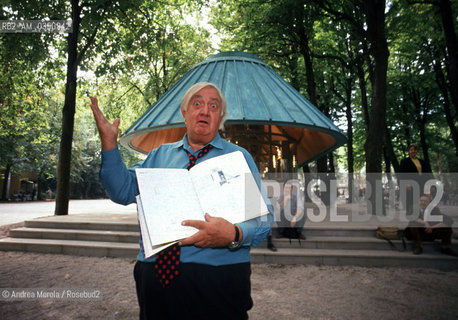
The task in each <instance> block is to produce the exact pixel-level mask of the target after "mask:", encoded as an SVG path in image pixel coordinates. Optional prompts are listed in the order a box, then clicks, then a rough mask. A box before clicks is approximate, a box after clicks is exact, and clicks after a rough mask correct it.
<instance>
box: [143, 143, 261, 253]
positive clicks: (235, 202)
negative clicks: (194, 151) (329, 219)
mask: <svg viewBox="0 0 458 320" xmlns="http://www.w3.org/2000/svg"><path fill="white" fill-rule="evenodd" d="M135 172H136V175H137V181H138V188H139V191H140V195H139V196H138V197H137V209H138V210H137V211H138V215H139V217H138V220H139V224H140V231H141V234H142V241H143V248H144V250H145V256H146V257H150V256H151V255H153V254H155V253H156V252H159V251H161V250H163V249H164V248H166V247H167V246H169V245H172V244H173V243H175V242H176V241H178V240H181V239H184V238H186V237H189V236H191V235H193V234H194V233H196V232H197V230H196V229H195V228H192V227H185V226H182V225H181V222H182V221H183V220H190V219H192V220H203V219H204V214H205V213H209V214H210V215H212V216H216V217H221V218H224V219H226V220H228V221H229V222H231V223H237V222H242V221H246V220H250V219H253V218H257V217H259V216H262V215H265V214H267V213H268V209H267V206H266V203H265V202H264V199H263V197H262V194H261V192H260V190H259V187H258V185H257V183H256V181H255V179H254V177H253V174H252V173H251V171H250V168H249V167H248V164H247V162H246V160H245V157H244V156H243V153H242V152H240V151H235V152H231V153H228V154H225V155H222V156H218V157H214V158H211V159H208V160H205V161H203V162H201V163H199V164H197V165H195V166H194V167H192V168H191V169H190V170H189V171H188V170H186V169H156V168H145V169H143V168H141V169H135Z"/></svg>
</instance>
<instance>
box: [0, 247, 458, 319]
mask: <svg viewBox="0 0 458 320" xmlns="http://www.w3.org/2000/svg"><path fill="white" fill-rule="evenodd" d="M133 267H134V261H132V260H129V259H120V258H117V259H114V258H96V257H78V256H66V255H55V254H36V253H22V252H0V288H2V289H0V291H1V292H0V295H1V294H3V292H4V288H32V289H36V288H47V289H48V291H49V289H50V288H59V289H68V290H71V291H72V292H73V291H76V290H77V289H78V288H88V289H96V290H99V292H100V294H101V297H100V299H98V300H95V299H92V300H83V299H76V300H68V299H67V300H59V299H57V298H51V299H34V300H23V301H11V300H5V299H3V300H1V298H0V319H2V320H3V319H5V320H6V319H15V320H21V319H27V320H29V319H40V320H41V319H137V318H138V306H137V299H136V294H135V285H134V280H133V276H132V271H133ZM251 279H252V296H253V300H254V307H253V309H252V310H251V311H250V319H259V320H261V319H263V320H269V319H371V320H376V319H457V318H458V304H457V300H456V299H457V297H458V270H455V271H449V272H445V271H439V270H435V269H402V268H362V267H330V266H303V265H296V266H284V265H252V278H251ZM51 291H52V290H51Z"/></svg>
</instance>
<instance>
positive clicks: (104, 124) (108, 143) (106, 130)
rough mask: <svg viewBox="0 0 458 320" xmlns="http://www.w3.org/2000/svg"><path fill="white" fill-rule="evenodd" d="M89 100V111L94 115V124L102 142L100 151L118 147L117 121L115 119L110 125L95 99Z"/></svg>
mask: <svg viewBox="0 0 458 320" xmlns="http://www.w3.org/2000/svg"><path fill="white" fill-rule="evenodd" d="M89 98H90V99H91V109H92V114H93V115H94V119H95V123H96V125H97V129H98V131H99V135H100V140H101V142H102V150H103V151H106V150H111V149H114V148H116V146H117V145H118V134H119V122H120V120H119V119H115V120H114V121H113V123H110V122H109V121H108V120H107V118H106V117H105V115H104V114H103V112H102V111H101V110H100V108H99V103H98V100H97V97H89Z"/></svg>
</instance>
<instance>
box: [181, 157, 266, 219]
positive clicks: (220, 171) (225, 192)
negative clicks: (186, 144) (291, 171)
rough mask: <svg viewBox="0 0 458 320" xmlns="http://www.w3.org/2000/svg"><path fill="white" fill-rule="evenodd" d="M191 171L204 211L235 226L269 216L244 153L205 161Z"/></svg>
mask: <svg viewBox="0 0 458 320" xmlns="http://www.w3.org/2000/svg"><path fill="white" fill-rule="evenodd" d="M189 172H190V174H191V176H192V180H193V183H194V187H195V189H196V193H197V195H198V197H199V200H200V203H201V207H202V210H203V211H204V212H207V213H209V214H210V215H212V216H217V217H221V218H224V219H226V220H228V221H230V222H232V223H237V222H242V221H246V220H249V219H252V218H255V217H259V216H261V215H264V214H267V213H268V210H267V206H266V204H265V202H264V200H263V199H262V196H261V193H260V191H259V188H258V186H257V184H256V181H255V180H254V177H253V174H252V173H251V171H250V168H249V167H248V164H247V162H246V160H245V157H244V156H243V153H242V152H240V151H235V152H231V153H228V154H225V155H222V156H219V157H215V158H211V159H208V160H205V161H203V162H201V163H199V164H198V165H196V166H194V167H193V168H192V169H191V170H190V171H189Z"/></svg>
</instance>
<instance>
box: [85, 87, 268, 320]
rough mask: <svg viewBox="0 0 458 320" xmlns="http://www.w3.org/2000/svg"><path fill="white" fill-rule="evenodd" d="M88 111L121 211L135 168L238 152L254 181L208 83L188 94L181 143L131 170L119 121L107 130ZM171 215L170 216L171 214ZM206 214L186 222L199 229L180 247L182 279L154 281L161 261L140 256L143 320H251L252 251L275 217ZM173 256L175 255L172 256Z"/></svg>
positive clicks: (130, 197) (137, 273)
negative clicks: (225, 135)
mask: <svg viewBox="0 0 458 320" xmlns="http://www.w3.org/2000/svg"><path fill="white" fill-rule="evenodd" d="M91 101H92V103H91V108H92V111H93V114H94V118H95V121H96V124H97V128H98V130H99V134H100V138H101V142H102V167H101V171H100V177H101V182H102V184H103V186H104V187H105V189H106V191H107V193H108V195H109V196H110V198H111V199H112V200H113V201H115V202H117V203H121V204H129V203H133V202H134V201H135V196H137V195H138V193H139V191H138V187H137V181H136V176H135V172H134V168H188V169H189V168H190V167H191V166H192V165H194V164H196V163H199V162H201V161H205V160H206V159H209V158H212V157H216V156H220V155H223V154H226V153H229V152H233V151H237V150H239V151H241V152H242V153H243V154H244V156H245V159H246V161H247V163H248V165H249V167H250V169H251V171H252V172H253V174H254V175H255V177H256V176H258V175H259V172H258V170H257V168H256V165H255V163H254V161H253V159H252V157H251V155H250V154H249V153H248V152H247V151H246V150H245V149H243V148H241V147H239V146H237V145H234V144H232V143H230V142H228V141H226V140H224V139H222V138H221V137H220V135H219V133H218V129H219V128H222V125H223V123H224V119H225V117H226V115H227V111H226V100H225V99H224V97H223V95H222V93H221V92H220V90H219V89H218V88H217V87H216V86H215V85H213V84H211V83H205V82H203V83H202V82H201V83H197V84H195V85H194V86H192V87H191V88H189V90H188V91H187V92H186V94H185V95H184V97H183V100H182V103H181V113H182V115H183V118H184V121H185V123H186V134H185V136H184V137H183V139H182V140H180V141H177V142H175V143H169V144H163V145H161V146H160V147H158V148H157V149H154V150H152V151H151V152H150V153H149V155H148V157H147V158H146V159H145V160H144V161H142V162H140V163H138V164H136V165H135V166H133V167H132V168H130V169H127V168H126V166H125V165H124V163H123V162H122V160H121V157H120V153H119V150H118V147H117V137H118V126H119V119H116V120H114V122H113V123H110V122H109V121H108V120H107V119H106V118H105V116H104V115H103V113H102V112H101V111H100V109H99V108H98V103H97V99H96V98H94V97H91ZM170 214H171V215H172V214H173V212H170ZM210 214H211V212H210V213H206V214H205V219H204V220H202V221H196V220H186V221H183V225H186V226H192V227H195V228H196V229H197V231H196V233H195V234H194V235H192V236H190V237H189V238H186V239H183V240H181V241H180V243H179V246H178V248H174V249H173V250H178V252H179V256H178V257H179V258H178V259H179V261H180V264H179V269H178V270H179V271H177V276H176V277H174V279H173V280H171V282H170V283H168V281H167V284H164V282H162V281H160V277H158V274H157V273H156V268H155V267H156V264H157V263H158V260H159V259H160V257H159V256H156V257H151V258H149V259H146V258H145V256H144V253H143V249H142V248H143V246H142V240H141V237H140V248H141V250H140V252H139V254H138V256H137V263H136V265H135V268H134V278H135V282H136V289H137V297H138V302H139V306H140V319H246V318H247V317H248V316H247V311H248V310H249V309H250V308H251V307H252V303H253V302H252V299H251V295H250V273H251V269H250V246H257V245H259V244H260V243H261V242H262V241H263V240H264V238H265V237H266V235H267V234H268V233H269V231H270V227H271V225H272V222H273V221H272V220H273V218H272V214H271V213H270V214H269V215H268V216H267V218H266V217H264V218H258V219H252V220H249V221H245V222H243V223H238V224H236V225H233V224H232V223H230V222H228V221H227V220H225V219H222V218H218V217H213V216H211V215H210ZM174 254H175V253H174Z"/></svg>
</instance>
